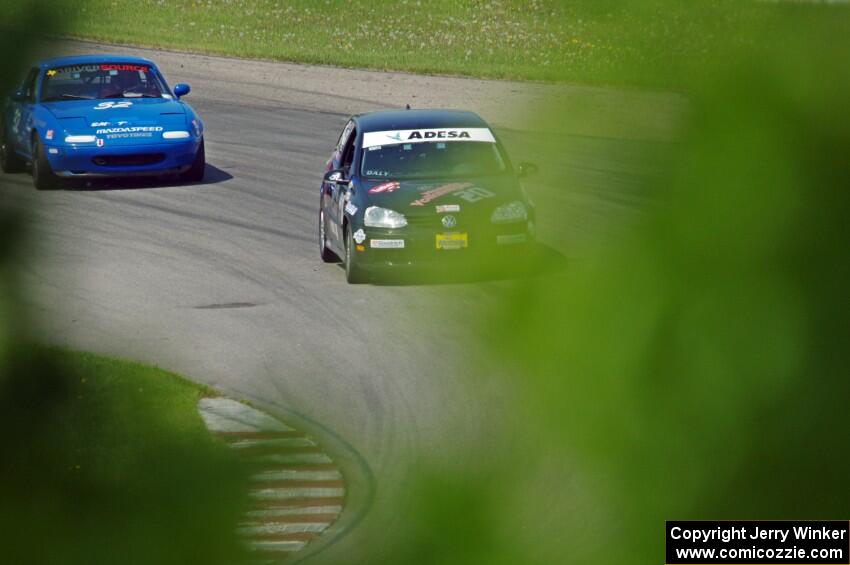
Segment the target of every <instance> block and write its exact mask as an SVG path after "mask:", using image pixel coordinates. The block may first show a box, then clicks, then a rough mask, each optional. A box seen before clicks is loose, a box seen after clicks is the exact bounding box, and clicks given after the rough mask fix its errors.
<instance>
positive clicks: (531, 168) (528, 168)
mask: <svg viewBox="0 0 850 565" xmlns="http://www.w3.org/2000/svg"><path fill="white" fill-rule="evenodd" d="M516 170H517V176H518V177H530V176H531V175H535V174H537V171H538V170H539V168H538V167H537V165H535V164H534V163H529V162H525V161H524V162H522V163H520V164H519V165H517V169H516Z"/></svg>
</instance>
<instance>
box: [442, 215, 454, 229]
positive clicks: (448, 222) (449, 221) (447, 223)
mask: <svg viewBox="0 0 850 565" xmlns="http://www.w3.org/2000/svg"><path fill="white" fill-rule="evenodd" d="M456 225H457V218H455V217H454V216H451V215H449V216H443V227H446V228H453V227H455V226H456Z"/></svg>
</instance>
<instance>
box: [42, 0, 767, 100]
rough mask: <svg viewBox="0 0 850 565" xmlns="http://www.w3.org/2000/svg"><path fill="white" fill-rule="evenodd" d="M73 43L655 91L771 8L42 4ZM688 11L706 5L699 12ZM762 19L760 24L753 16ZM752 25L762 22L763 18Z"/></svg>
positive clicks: (714, 2)
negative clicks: (732, 28) (736, 26)
mask: <svg viewBox="0 0 850 565" xmlns="http://www.w3.org/2000/svg"><path fill="white" fill-rule="evenodd" d="M47 3H48V4H49V5H50V6H51V10H50V12H51V13H52V14H53V15H55V16H57V17H58V18H59V19H60V21H63V22H68V23H69V27H68V29H67V31H66V32H65V33H66V34H67V35H70V36H73V37H79V38H87V39H95V40H102V41H108V42H116V43H130V44H138V45H148V46H157V47H167V48H175V49H181V50H190V51H197V52H207V53H220V54H226V55H235V56H240V57H252V58H266V59H276V60H285V61H296V62H304V63H318V64H330V65H339V66H347V67H367V68H375V69H386V70H401V71H412V72H420V73H438V74H460V75H469V76H477V77H491V78H511V79H527V80H546V81H564V80H568V81H580V82H595V83H599V82H602V83H638V84H641V83H649V84H652V83H656V82H659V79H658V77H655V76H653V75H655V74H657V72H663V73H667V72H672V71H673V70H675V69H671V66H672V67H675V65H676V62H675V60H674V59H676V58H680V59H683V60H684V59H688V60H691V61H692V60H693V58H694V57H700V56H706V55H707V54H710V53H711V52H712V51H714V50H715V49H722V48H723V46H728V45H729V44H731V43H735V42H737V41H739V40H740V38H738V37H736V35H735V34H734V33H728V32H725V31H724V26H726V25H728V24H729V23H730V22H733V21H734V22H739V21H742V20H744V19H746V18H748V17H752V16H753V15H754V13H756V12H757V11H758V10H764V9H766V8H764V6H765V4H763V3H762V4H760V5H757V4H756V3H755V2H748V1H746V0H741V1H739V0H708V1H706V2H700V3H689V2H671V1H669V0H647V1H644V2H618V1H614V0H572V1H568V0H561V1H552V0H484V1H475V0H460V1H457V0H431V1H408V0H401V1H387V0H368V1H362V0H354V1H351V2H349V1H346V0H324V1H315V0H292V1H288V2H280V1H271V0H207V1H200V0H192V1H186V2H165V1H164V0H83V1H81V2H65V1H64V0H47ZM692 4H699V5H698V6H695V5H692ZM754 11H755V12H754ZM756 17H757V16H756Z"/></svg>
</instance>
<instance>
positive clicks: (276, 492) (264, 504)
mask: <svg viewBox="0 0 850 565" xmlns="http://www.w3.org/2000/svg"><path fill="white" fill-rule="evenodd" d="M197 408H198V412H199V413H200V415H201V418H202V419H203V420H204V423H205V425H206V427H207V429H208V430H209V431H210V432H211V433H213V434H214V435H215V436H217V437H219V438H220V439H222V440H223V441H225V442H226V443H227V445H228V446H229V447H230V448H231V449H234V450H235V451H236V452H237V453H239V455H240V456H241V457H245V458H246V460H247V461H249V462H250V463H251V464H252V465H253V466H254V467H255V471H254V472H253V474H252V476H251V482H252V485H251V488H250V492H249V496H250V498H251V503H250V507H249V510H248V511H246V513H245V514H244V516H243V520H242V521H241V522H240V525H239V528H238V531H239V533H240V534H241V535H242V536H243V538H244V540H245V542H246V544H247V546H248V547H249V548H250V549H251V550H252V552H253V554H254V556H255V557H256V559H257V562H258V563H276V562H280V561H284V560H285V561H286V562H287V563H294V562H300V561H303V559H304V558H306V557H307V556H309V555H313V554H315V553H317V552H318V551H320V550H321V548H322V547H324V546H326V545H329V544H330V543H332V541H333V538H335V537H337V536H338V535H340V534H341V533H342V532H343V531H345V530H347V528H340V527H339V526H338V525H337V524H338V522H340V518H341V517H342V516H343V513H344V511H345V510H346V507H347V506H348V502H349V495H348V494H349V493H348V488H347V481H346V477H345V476H344V474H343V471H342V468H341V466H340V465H339V463H338V462H337V461H336V459H337V457H333V456H331V455H330V454H329V452H328V450H326V449H324V447H322V446H321V445H320V444H319V443H318V442H317V441H316V440H315V439H314V437H313V435H312V434H310V433H309V431H304V430H303V428H301V427H298V428H296V427H294V426H292V425H290V424H289V423H285V422H284V421H283V420H281V419H280V418H278V417H276V416H273V415H271V414H269V413H268V412H266V411H263V410H259V409H257V408H255V407H253V406H250V405H248V404H246V403H244V402H239V401H237V400H233V399H231V398H226V397H214V398H202V399H201V400H199V401H198V406H197ZM345 514H346V516H348V515H349V514H350V513H349V512H345ZM346 521H348V520H346Z"/></svg>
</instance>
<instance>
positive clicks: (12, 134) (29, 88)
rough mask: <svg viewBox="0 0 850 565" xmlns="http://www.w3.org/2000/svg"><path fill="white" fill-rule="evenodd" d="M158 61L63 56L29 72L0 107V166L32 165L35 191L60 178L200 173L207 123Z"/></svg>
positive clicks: (189, 177)
mask: <svg viewBox="0 0 850 565" xmlns="http://www.w3.org/2000/svg"><path fill="white" fill-rule="evenodd" d="M188 93H189V85H187V84H177V85H175V87H174V89H173V90H172V89H171V88H169V87H168V84H167V83H166V82H165V79H164V78H163V76H162V74H161V73H160V72H159V70H158V69H157V68H156V65H154V63H152V62H151V61H148V60H146V59H139V58H136V57H118V56H104V55H100V56H94V55H90V56H82V57H64V58H59V59H51V60H47V61H43V62H41V63H40V64H38V65H37V66H34V67H32V68H31V69H30V71H29V72H28V73H27V76H26V78H25V79H24V81H23V83H22V84H21V86H20V88H19V89H18V90H17V91H16V92H15V93H14V94H12V95H11V96H10V97H9V98H8V99H7V100H6V101H5V102H4V104H3V108H2V112H0V167H2V169H3V171H4V172H7V173H10V172H17V171H22V170H23V169H24V165H25V163H26V162H27V161H29V162H31V163H32V178H33V183H34V184H35V186H36V188H38V189H48V188H55V187H57V186H59V185H60V184H61V181H62V180H63V179H73V178H91V177H127V176H139V175H168V174H176V175H179V176H180V179H181V180H183V181H185V182H199V181H201V180H202V179H203V176H204V167H205V155H204V126H203V123H202V122H201V119H200V118H199V117H198V115H197V114H196V113H195V111H194V110H193V109H192V108H191V107H190V106H189V105H188V104H186V103H185V102H183V101H182V100H181V97H183V96H185V95H186V94H188Z"/></svg>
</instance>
